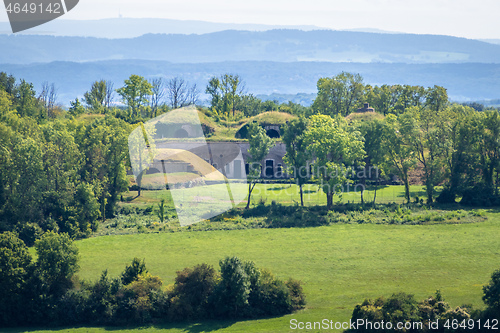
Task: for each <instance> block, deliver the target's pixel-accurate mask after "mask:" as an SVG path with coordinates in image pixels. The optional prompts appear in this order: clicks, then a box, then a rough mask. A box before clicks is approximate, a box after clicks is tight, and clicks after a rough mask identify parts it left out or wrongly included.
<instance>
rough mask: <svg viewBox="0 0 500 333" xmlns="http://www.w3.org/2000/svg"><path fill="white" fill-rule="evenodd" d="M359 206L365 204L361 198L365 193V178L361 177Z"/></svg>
mask: <svg viewBox="0 0 500 333" xmlns="http://www.w3.org/2000/svg"><path fill="white" fill-rule="evenodd" d="M361 185H362V186H361V204H362V205H364V204H365V199H364V197H363V195H364V193H365V186H366V178H364V177H363V181H362V182H361Z"/></svg>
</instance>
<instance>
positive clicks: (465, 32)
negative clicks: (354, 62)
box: [0, 0, 500, 39]
mask: <svg viewBox="0 0 500 333" xmlns="http://www.w3.org/2000/svg"><path fill="white" fill-rule="evenodd" d="M2 8H3V10H1V11H0V22H7V21H8V19H7V13H6V11H5V7H2ZM499 11H500V2H498V1H496V0H478V1H470V0H352V1H350V2H345V1H339V0H334V1H323V0H311V1H308V2H307V4H305V3H304V2H303V1H298V0H287V1H284V0H275V1H269V0H267V1H264V0H254V1H253V2H252V3H248V2H246V1H238V0H234V1H232V2H230V3H229V2H227V1H224V0H213V1H210V2H208V1H206V0H193V1H189V2H186V1H180V0H173V1H169V2H165V1H163V0H145V1H131V0H110V1H106V2H105V3H103V2H102V1H98V0H85V1H80V3H79V4H78V5H77V6H76V7H75V8H74V9H73V10H72V11H71V12H69V13H68V14H66V15H65V16H64V17H63V18H61V19H65V20H99V19H109V18H118V17H120V16H121V17H123V18H164V19H173V20H184V21H186V20H195V21H205V22H213V23H233V24H261V25H281V26H298V25H301V26H306V25H314V26H318V27H321V28H327V29H334V30H347V29H379V30H384V31H394V32H402V33H415V34H434V35H449V36H456V37H465V38H471V39H500V20H498V19H497V17H496V15H497V13H498V12H499ZM35 29H36V28H35ZM39 29H40V28H39Z"/></svg>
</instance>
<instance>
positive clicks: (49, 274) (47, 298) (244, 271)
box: [0, 232, 305, 327]
mask: <svg viewBox="0 0 500 333" xmlns="http://www.w3.org/2000/svg"><path fill="white" fill-rule="evenodd" d="M35 249H36V252H37V260H36V261H33V259H32V257H31V255H30V253H29V251H28V248H27V247H26V245H25V244H24V243H23V241H22V240H20V239H19V238H17V237H16V235H15V234H13V233H10V232H6V233H2V234H0V254H1V256H0V284H1V285H2V289H3V290H4V291H5V292H2V293H0V310H1V311H0V326H1V327H5V326H14V325H29V324H32V325H33V324H50V325H51V326H54V325H56V324H59V325H77V324H115V325H118V324H144V323H150V322H152V321H153V320H154V321H162V322H168V321H184V320H191V319H196V320H199V319H201V318H204V319H206V318H221V319H236V318H237V319H240V318H256V317H263V316H278V315H284V314H287V313H291V312H292V311H295V310H298V309H301V308H303V307H304V306H305V297H304V293H303V290H302V287H301V283H300V282H299V281H297V280H294V279H291V278H290V279H289V280H287V281H282V280H280V279H278V278H276V277H275V276H274V275H273V274H272V273H271V272H270V271H268V270H265V269H259V268H257V267H256V266H255V264H254V263H253V262H251V261H242V260H240V259H239V258H237V257H231V258H229V257H228V258H225V259H223V260H221V261H220V262H219V265H220V272H219V271H217V270H216V269H214V268H213V267H212V266H210V265H207V264H201V265H197V266H195V267H192V268H185V269H184V270H182V271H178V272H177V277H176V278H175V282H174V284H172V285H170V286H167V287H166V288H165V287H164V286H163V282H162V281H161V279H160V278H159V277H157V276H153V275H151V274H150V273H148V269H147V268H146V265H145V263H144V260H142V261H141V260H139V259H137V258H135V259H134V260H132V262H131V264H130V265H127V266H126V267H125V270H124V271H123V273H122V274H121V275H120V277H117V278H111V277H109V275H108V273H107V271H104V272H103V273H102V275H101V277H100V279H99V280H98V281H96V282H86V281H80V280H79V279H78V278H77V276H75V273H76V272H77V271H78V249H77V248H76V246H75V245H74V244H73V243H72V242H71V240H70V238H69V237H68V235H66V234H56V233H52V232H49V233H46V234H44V235H43V236H42V238H41V239H40V240H38V241H37V242H36V243H35Z"/></svg>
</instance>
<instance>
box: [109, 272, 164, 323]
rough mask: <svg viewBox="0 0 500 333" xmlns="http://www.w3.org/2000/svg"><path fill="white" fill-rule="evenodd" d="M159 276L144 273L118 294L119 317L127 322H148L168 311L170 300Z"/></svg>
mask: <svg viewBox="0 0 500 333" xmlns="http://www.w3.org/2000/svg"><path fill="white" fill-rule="evenodd" d="M161 286H162V281H161V279H160V278H159V277H157V276H152V275H151V274H148V273H143V274H141V275H139V276H138V277H137V279H136V280H134V281H133V282H131V283H130V284H128V285H127V286H125V287H124V288H122V289H121V290H120V291H119V292H118V294H117V295H116V302H117V310H116V311H117V315H116V316H117V317H118V318H119V319H120V320H122V321H125V322H133V323H141V324H144V323H148V322H151V321H152V319H153V318H155V315H162V314H164V313H166V312H167V310H166V309H167V308H168V301H166V297H165V295H164V292H163V291H162V290H161Z"/></svg>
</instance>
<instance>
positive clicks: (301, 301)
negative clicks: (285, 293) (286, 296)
mask: <svg viewBox="0 0 500 333" xmlns="http://www.w3.org/2000/svg"><path fill="white" fill-rule="evenodd" d="M286 286H287V287H288V290H289V292H290V301H291V307H292V310H293V311H297V310H301V309H303V308H304V307H305V306H306V295H305V294H304V290H303V289H302V283H301V282H300V281H299V280H294V279H292V278H289V279H288V281H286Z"/></svg>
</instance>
